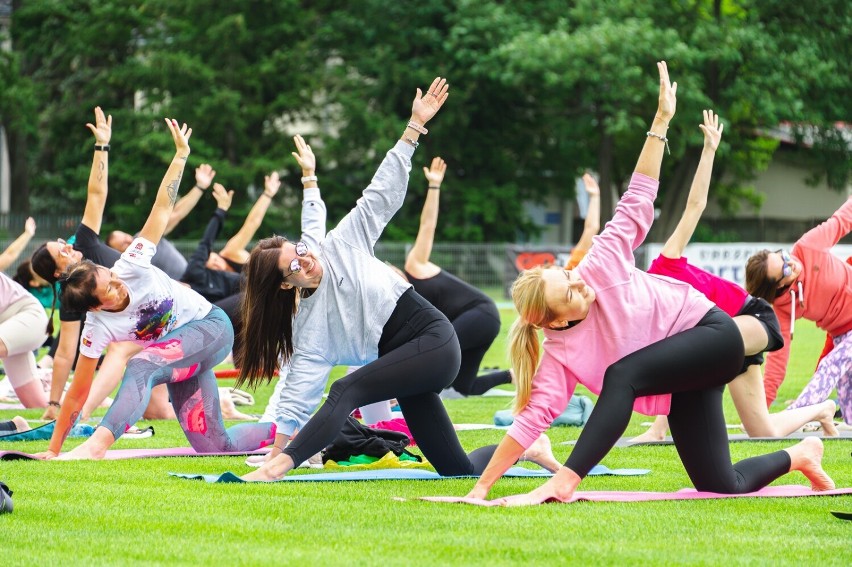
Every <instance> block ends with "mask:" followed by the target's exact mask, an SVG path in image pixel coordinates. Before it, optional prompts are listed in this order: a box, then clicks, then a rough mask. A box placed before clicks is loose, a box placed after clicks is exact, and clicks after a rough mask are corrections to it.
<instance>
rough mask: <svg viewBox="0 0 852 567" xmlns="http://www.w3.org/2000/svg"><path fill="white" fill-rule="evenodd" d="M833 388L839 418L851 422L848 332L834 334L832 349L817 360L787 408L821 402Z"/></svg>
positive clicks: (851, 363)
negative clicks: (806, 379) (798, 392)
mask: <svg viewBox="0 0 852 567" xmlns="http://www.w3.org/2000/svg"><path fill="white" fill-rule="evenodd" d="M835 388H837V401H838V405H840V412H841V413H842V414H843V421H845V422H846V423H848V424H850V425H852V331H849V332H848V333H846V334H843V335H840V336H839V337H834V348H833V349H832V350H831V352H830V353H828V354H827V355H826V356H825V358H823V359H822V360H821V361H820V363H819V366H817V369H816V372H814V375H813V377H812V378H811V381H810V382H808V385H807V386H805V389H804V390H802V393H801V394H799V397H798V398H796V401H795V402H793V403H792V404H790V406H789V407H788V409H793V408H801V407H804V406H811V405H814V404H819V403H821V402H824V401H825V400H827V399H828V396H829V395H830V394H831V391H832V390H834V389H835Z"/></svg>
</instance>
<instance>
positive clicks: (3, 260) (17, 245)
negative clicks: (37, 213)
mask: <svg viewBox="0 0 852 567" xmlns="http://www.w3.org/2000/svg"><path fill="white" fill-rule="evenodd" d="M35 231H36V223H35V220H34V219H33V217H27V220H26V222H24V232H22V233H21V235H20V236H19V237H18V238H16V239H15V240H14V241H13V242H12V244H10V245H9V246H8V248H6V249H5V250H4V251H3V253H2V254H0V271H4V270H6V268H8V267H9V266H11V265H12V263H13V262H14V261H15V260H17V259H18V256H20V255H21V252H23V251H24V248H26V247H27V244H29V242H30V240H32V238H33V236H34V235H35Z"/></svg>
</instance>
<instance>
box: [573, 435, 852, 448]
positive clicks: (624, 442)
mask: <svg viewBox="0 0 852 567" xmlns="http://www.w3.org/2000/svg"><path fill="white" fill-rule="evenodd" d="M839 433H840V434H839V435H836V436H834V437H823V435H822V431H794V432H793V433H791V434H790V435H788V436H787V437H749V436H748V435H746V434H745V433H737V434H734V435H728V441H730V442H740V441H792V440H795V439H804V438H805V437H819V438H820V439H822V440H823V441H833V440H837V439H845V440H847V441H848V440H850V439H852V431H839ZM576 443H577V441H576V439H573V440H571V441H563V442H562V443H560V445H575V444H576ZM673 444H674V441H672V438H671V437H666V438H665V440H663V441H646V442H645V443H635V442H633V441H631V438H629V437H622V438H621V439H619V440H618V441H617V442H616V444H615V445H614V446H615V447H635V446H637V445H673Z"/></svg>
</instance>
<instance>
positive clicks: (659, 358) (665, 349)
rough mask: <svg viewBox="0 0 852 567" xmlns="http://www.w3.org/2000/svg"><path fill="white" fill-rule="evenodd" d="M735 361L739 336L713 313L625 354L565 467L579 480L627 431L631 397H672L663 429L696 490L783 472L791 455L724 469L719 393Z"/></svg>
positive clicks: (757, 485)
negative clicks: (668, 432) (662, 395)
mask: <svg viewBox="0 0 852 567" xmlns="http://www.w3.org/2000/svg"><path fill="white" fill-rule="evenodd" d="M742 361H743V341H742V337H741V335H740V332H739V330H738V329H737V326H736V324H735V323H734V322H733V319H731V318H730V317H729V316H728V315H726V314H725V313H724V312H722V311H721V310H720V309H718V308H716V307H714V308H713V309H711V310H710V311H709V312H708V313H707V315H705V316H704V318H703V319H701V321H699V322H698V324H697V325H696V326H695V327H693V328H692V329H689V330H686V331H683V332H681V333H678V334H676V335H672V336H671V337H668V338H666V339H663V340H661V341H658V342H656V343H654V344H651V345H649V346H647V347H645V348H643V349H640V350H638V351H636V352H634V353H633V354H630V355H628V356H625V357H624V358H622V359H621V360H619V361H618V362H615V363H614V364H612V365H611V366H610V367H609V368H608V369H607V371H606V374H604V381H603V388H602V389H601V394H600V397H599V398H598V402H597V404H596V405H595V409H594V411H592V415H591V416H590V417H589V421H588V423H586V426H585V427H584V428H583V432H582V433H581V434H580V438H579V439H578V440H577V445H576V446H575V448H574V451H573V452H572V453H571V455H570V456H569V457H568V460H567V461H566V462H565V466H567V467H568V468H570V469H571V470H573V471H574V472H576V473H577V474H578V475H579V476H580V477H584V476H586V475H587V474H588V472H589V471H590V470H591V468H592V467H593V466H594V465H596V464H597V463H599V462H600V460H601V459H602V458H603V457H604V456H605V455H606V454H607V453H608V452H609V450H610V449H611V448H612V446H613V445H614V444H615V442H616V441H617V440H618V438H619V437H620V436H621V435H622V434H623V433H624V430H625V429H627V424H628V422H629V421H630V414H631V411H632V410H633V401H634V400H635V399H636V398H637V397H639V396H647V395H652V394H667V393H671V394H672V405H671V412H670V413H669V427H670V428H671V432H672V438H673V439H674V443H675V447H676V448H677V452H678V454H679V455H680V458H681V461H683V466H684V468H686V472H687V474H689V478H690V479H691V480H692V483H693V484H694V485H695V488H697V489H698V490H706V491H709V492H718V493H724V494H738V493H743V492H752V491H754V490H759V489H761V488H763V487H764V486H766V485H767V484H769V483H770V482H772V481H773V480H775V479H776V478H778V477H779V476H781V475H783V474H785V473H787V472H788V471H789V470H790V456H789V454H788V453H786V452H785V451H777V452H775V453H769V454H767V455H763V456H761V457H754V458H750V459H745V460H743V461H740V462H738V463H737V464H735V465H732V464H731V454H730V451H729V448H728V433H727V431H726V429H725V417H724V414H723V413H722V392H723V391H724V389H725V384H727V383H728V382H730V381H731V380H733V379H734V378H735V377H736V376H737V374H738V373H739V370H740V367H741V366H742Z"/></svg>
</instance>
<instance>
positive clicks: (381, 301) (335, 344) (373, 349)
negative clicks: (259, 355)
mask: <svg viewBox="0 0 852 567" xmlns="http://www.w3.org/2000/svg"><path fill="white" fill-rule="evenodd" d="M413 154H414V148H413V147H411V146H410V145H409V144H407V143H405V142H403V141H399V142H397V144H396V146H394V147H393V149H391V150H390V151H389V152H388V153H387V155H386V156H385V159H384V160H383V161H382V164H381V165H380V166H379V169H378V170H377V171H376V174H375V175H374V176H373V179H372V181H370V185H369V186H367V188H366V189H364V193H363V194H362V195H361V198H360V199H358V202H357V203H356V204H355V208H354V209H352V210H351V211H350V212H349V214H347V215H346V216H345V217H343V220H341V221H340V223H339V224H338V225H337V226H336V227H335V228H334V229H333V230H332V231H330V232H329V233H328V234H325V204H324V203H323V202H322V199H321V197H320V192H319V189H306V190H305V192H304V201H303V203H302V241H303V242H304V243H305V244H307V245H308V248H309V249H310V250H311V251H312V252H313V253H314V254H315V255H316V256H317V257H318V259H319V262H320V264H321V265H322V268H323V276H322V280H320V284H319V287H317V289H316V290H315V291H314V293H313V294H311V295H310V297H307V298H302V299H301V300H300V302H299V307H298V311H297V312H296V317H295V319H294V321H293V356H292V357H291V358H290V368H289V374H288V375H287V378H286V383H285V385H284V389H283V391H282V395H281V398H280V401H279V402H278V411H277V412H276V419H275V421H276V424H277V427H278V433H282V434H285V435H292V434H293V432H294V431H295V430H296V429H301V428H302V427H303V426H304V425H305V423H307V421H308V419H309V418H310V416H311V414H312V413H313V412H314V410H316V408H317V407H318V406H319V404H320V401H322V394H323V391H324V390H325V384H326V382H327V380H328V375H329V373H330V372H331V369H332V367H334V366H336V365H338V364H345V365H354V366H363V365H365V364H369V363H370V362H372V361H374V360H376V359H377V358H378V356H379V339H380V338H381V336H382V329H383V328H384V326H385V323H387V321H388V319H390V316H391V313H393V310H394V309H395V308H396V302H397V300H398V299H399V297H400V296H401V295H402V294H403V293H405V291H406V290H407V289H408V288H409V287H411V284H409V283H407V282H404V281H403V280H402V279H401V278H400V277H399V276H398V275H396V274H395V273H394V272H393V271H392V270H391V269H390V268H388V267H387V266H386V265H385V264H384V263H383V262H382V261H381V260H379V259H377V258H376V256H375V253H374V251H373V246H375V244H376V241H377V240H378V239H379V236H380V235H381V234H382V231H383V230H384V228H385V226H386V225H387V223H388V222H389V221H390V219H391V217H393V215H394V214H395V213H396V212H397V211H398V210H399V208H400V207H401V206H402V202H403V200H404V199H405V192H406V190H407V189H408V174H409V172H410V171H411V156H412V155H413Z"/></svg>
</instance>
